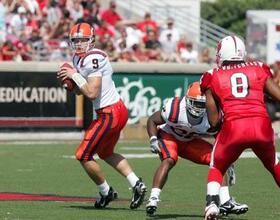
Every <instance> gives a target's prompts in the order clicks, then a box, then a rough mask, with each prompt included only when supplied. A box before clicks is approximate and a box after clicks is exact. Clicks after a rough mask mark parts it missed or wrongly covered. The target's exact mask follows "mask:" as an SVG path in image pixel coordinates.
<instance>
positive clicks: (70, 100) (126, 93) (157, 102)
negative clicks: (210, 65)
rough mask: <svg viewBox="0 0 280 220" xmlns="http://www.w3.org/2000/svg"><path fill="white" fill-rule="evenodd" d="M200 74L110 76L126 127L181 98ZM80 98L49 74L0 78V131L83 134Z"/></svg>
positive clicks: (87, 107) (87, 111)
mask: <svg viewBox="0 0 280 220" xmlns="http://www.w3.org/2000/svg"><path fill="white" fill-rule="evenodd" d="M200 76H201V74H194V73H181V72H179V73H176V72H175V73H173V72H172V73H164V74H163V73H161V72H153V73H152V72H132V73H131V72H129V71H127V72H124V71H120V72H116V73H114V75H113V79H114V81H115V85H116V88H117V90H118V92H119V94H120V95H121V97H122V99H123V100H124V103H125V105H126V106H127V108H128V110H129V120H128V124H137V123H138V122H139V120H140V118H141V117H148V116H150V115H151V114H153V113H154V112H155V111H158V110H160V109H161V107H162V106H163V105H164V104H165V102H166V101H167V99H168V98H171V97H174V96H184V95H185V91H186V88H187V86H188V85H189V84H190V83H192V82H193V81H196V80H199V79H200ZM91 106H92V105H91V103H90V101H89V100H87V99H83V96H76V95H75V94H73V93H70V92H67V91H66V90H65V89H63V88H62V87H61V85H60V84H59V83H58V81H57V79H56V74H55V72H53V71H51V72H47V71H42V72H33V71H25V70H23V71H22V72H21V71H18V72H15V71H11V72H10V71H7V72H0V128H29V127H30V128H36V127H43V128H85V127H87V126H88V124H89V123H90V121H91V119H92V107H91Z"/></svg>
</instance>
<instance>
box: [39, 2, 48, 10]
mask: <svg viewBox="0 0 280 220" xmlns="http://www.w3.org/2000/svg"><path fill="white" fill-rule="evenodd" d="M37 2H38V5H39V8H40V11H41V12H43V9H44V8H45V7H46V5H47V4H48V2H49V0H37Z"/></svg>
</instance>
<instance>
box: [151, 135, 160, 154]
mask: <svg viewBox="0 0 280 220" xmlns="http://www.w3.org/2000/svg"><path fill="white" fill-rule="evenodd" d="M150 147H151V152H152V153H154V154H158V153H160V146H159V143H158V139H157V137H156V136H152V137H151V138H150Z"/></svg>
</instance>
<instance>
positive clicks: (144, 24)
mask: <svg viewBox="0 0 280 220" xmlns="http://www.w3.org/2000/svg"><path fill="white" fill-rule="evenodd" d="M137 28H138V29H140V30H141V31H142V32H143V33H145V34H146V35H147V34H148V32H150V31H153V32H154V33H156V34H157V33H158V24H157V23H156V22H155V21H154V20H152V18H151V14H150V13H148V12H147V13H146V14H145V16H144V20H143V21H141V22H139V23H138V24H137ZM146 35H145V36H144V41H145V42H146V40H147V39H146V38H147V36H146Z"/></svg>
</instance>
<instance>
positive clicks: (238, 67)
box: [200, 62, 272, 120]
mask: <svg viewBox="0 0 280 220" xmlns="http://www.w3.org/2000/svg"><path fill="white" fill-rule="evenodd" d="M217 76H218V77H217ZM268 77H272V73H271V71H270V68H269V67H268V66H267V65H265V64H263V63H261V62H247V63H240V64H232V65H227V66H223V67H221V68H215V69H212V70H210V71H207V72H205V73H203V75H202V77H201V84H200V86H201V91H202V92H205V91H206V90H207V89H210V90H211V91H212V94H213V95H214V96H216V97H217V99H218V101H219V102H220V103H219V104H220V106H221V108H222V111H223V114H224V120H234V119H238V118H247V117H258V116H259V117H266V118H268V117H269V116H268V114H267V111H266V106H265V103H264V91H263V88H264V84H265V82H266V79H267V78H268ZM256 106H257V107H256Z"/></svg>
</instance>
